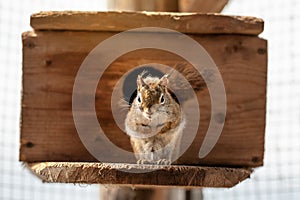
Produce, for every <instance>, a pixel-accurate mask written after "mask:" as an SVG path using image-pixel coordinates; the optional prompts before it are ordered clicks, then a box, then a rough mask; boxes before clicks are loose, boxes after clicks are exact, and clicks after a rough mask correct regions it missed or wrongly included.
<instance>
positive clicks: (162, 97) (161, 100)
mask: <svg viewBox="0 0 300 200" xmlns="http://www.w3.org/2000/svg"><path fill="white" fill-rule="evenodd" d="M160 103H161V104H164V103H165V96H164V95H163V94H162V95H161V96H160Z"/></svg>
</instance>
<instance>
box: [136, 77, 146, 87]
mask: <svg viewBox="0 0 300 200" xmlns="http://www.w3.org/2000/svg"><path fill="white" fill-rule="evenodd" d="M136 82H137V86H138V88H141V87H143V86H144V85H145V82H144V80H143V77H142V76H141V75H138V77H137V81H136Z"/></svg>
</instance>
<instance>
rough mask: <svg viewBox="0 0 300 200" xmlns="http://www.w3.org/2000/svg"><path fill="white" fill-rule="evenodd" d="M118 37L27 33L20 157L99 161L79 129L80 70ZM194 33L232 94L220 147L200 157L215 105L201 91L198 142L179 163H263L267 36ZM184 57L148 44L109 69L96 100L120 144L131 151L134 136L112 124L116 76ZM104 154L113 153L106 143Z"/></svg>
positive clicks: (112, 137)
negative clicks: (76, 94)
mask: <svg viewBox="0 0 300 200" xmlns="http://www.w3.org/2000/svg"><path fill="white" fill-rule="evenodd" d="M112 35H114V33H112V32H80V31H74V32H72V31H71V32H70V31H63V32H56V31H54V32H52V31H41V32H39V31H37V32H35V33H33V32H27V33H24V34H23V100H22V121H21V150H20V160H22V161H26V162H38V161H96V159H95V158H94V157H93V156H91V155H90V154H89V153H88V152H87V150H86V149H85V147H84V146H83V144H82V142H81V141H80V139H79V137H78V134H77V131H76V129H75V125H74V121H73V116H72V90H73V84H74V79H75V76H76V73H77V71H78V69H79V67H80V65H81V63H82V62H83V60H84V59H85V57H86V56H87V54H88V53H89V52H90V51H91V50H92V49H93V48H94V47H95V46H96V45H97V44H98V43H99V42H101V41H103V40H104V39H106V38H108V37H110V36H112ZM191 37H192V38H193V39H195V40H196V41H198V42H199V43H200V44H201V45H202V46H203V47H204V48H205V49H206V50H207V52H208V53H209V54H210V55H211V56H212V58H213V59H214V61H215V62H216V64H217V66H218V68H219V70H220V72H221V75H222V78H223V81H224V84H225V89H226V92H227V115H226V122H225V126H224V129H223V132H222V135H221V137H220V138H219V141H218V142H217V144H216V146H215V147H214V149H213V150H212V152H211V153H210V154H209V155H208V156H207V157H205V158H204V159H199V158H198V152H199V148H200V146H201V144H202V141H203V138H204V136H205V134H206V131H207V128H208V125H209V120H210V114H211V106H210V96H209V92H208V90H207V88H203V89H202V90H201V91H199V92H197V97H198V101H199V106H200V110H201V116H200V119H201V122H200V127H199V130H198V134H197V136H196V138H195V140H194V142H193V143H192V144H191V146H190V148H189V149H188V150H187V151H186V152H185V153H184V154H183V156H182V157H181V158H180V159H179V160H178V163H179V164H188V165H190V164H192V165H206V166H245V167H255V166H261V165H262V164H263V154H264V129H265V108H266V72H267V67H266V66H267V50H266V49H267V43H266V41H265V40H263V39H260V38H257V37H253V36H241V35H191ZM179 62H184V60H183V59H182V58H181V57H179V56H176V55H174V54H172V53H168V52H164V51H159V50H153V49H143V50H139V51H134V52H130V53H127V54H125V55H123V56H121V57H120V58H118V59H117V60H115V61H114V63H112V64H111V65H110V67H109V68H108V69H107V70H106V72H105V73H104V75H103V77H102V79H101V81H100V82H99V85H98V88H97V92H96V100H95V101H96V102H95V105H96V110H97V115H98V119H99V122H100V124H101V126H102V128H103V130H104V131H105V133H106V135H107V137H108V138H109V139H110V140H111V141H112V142H113V143H114V144H116V145H117V146H119V147H121V148H123V149H125V150H129V151H131V147H130V142H129V138H128V136H126V134H125V133H123V132H122V131H121V130H120V129H119V128H118V127H117V126H116V125H115V124H114V121H113V118H112V114H111V104H110V103H111V102H110V96H111V93H112V90H113V88H114V85H115V83H116V82H117V81H118V79H119V78H120V77H121V76H122V75H123V74H124V73H126V72H127V71H128V70H130V69H132V68H134V67H135V66H138V65H141V64H145V63H162V64H165V65H168V66H174V65H175V64H177V63H179ZM95 73H96V72H95ZM83 94H84V91H83ZM100 106H101V108H100ZM82 114H83V115H85V116H88V115H90V114H91V113H86V112H84V111H83V112H82ZM123 115H124V113H123ZM124 116H125V115H124ZM87 126H88V125H87ZM87 128H88V127H87ZM186 134H188V130H187V131H186ZM91 139H95V140H97V138H91ZM183 140H185V138H183ZM101 152H102V154H106V155H107V156H110V155H111V152H110V151H108V150H107V149H103V150H102V151H101ZM103 162H105V161H103Z"/></svg>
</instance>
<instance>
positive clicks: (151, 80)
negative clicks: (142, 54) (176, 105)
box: [134, 75, 172, 119]
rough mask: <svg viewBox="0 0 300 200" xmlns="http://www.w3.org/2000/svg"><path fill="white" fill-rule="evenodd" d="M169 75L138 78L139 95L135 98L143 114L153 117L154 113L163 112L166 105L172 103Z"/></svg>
mask: <svg viewBox="0 0 300 200" xmlns="http://www.w3.org/2000/svg"><path fill="white" fill-rule="evenodd" d="M167 84H168V75H164V76H163V77H162V78H157V77H151V76H148V77H146V78H143V77H142V75H138V78H137V97H136V98H135V100H134V103H135V105H136V106H137V108H138V109H139V110H140V111H141V112H142V114H143V116H144V117H145V118H147V119H151V118H152V116H153V114H155V113H158V112H159V113H162V112H164V111H165V110H166V109H165V107H166V106H167V105H169V104H170V103H171V98H172V97H171V96H170V94H169V93H168V89H167Z"/></svg>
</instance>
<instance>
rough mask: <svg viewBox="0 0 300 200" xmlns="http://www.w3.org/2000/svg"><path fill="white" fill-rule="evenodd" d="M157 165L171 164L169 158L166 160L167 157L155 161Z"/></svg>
mask: <svg viewBox="0 0 300 200" xmlns="http://www.w3.org/2000/svg"><path fill="white" fill-rule="evenodd" d="M156 164H157V165H171V160H167V159H160V160H158V161H156Z"/></svg>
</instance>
